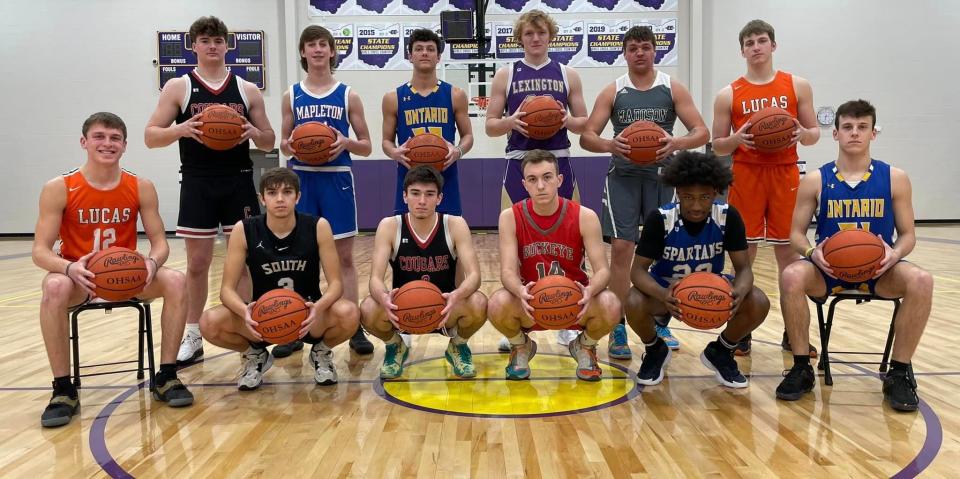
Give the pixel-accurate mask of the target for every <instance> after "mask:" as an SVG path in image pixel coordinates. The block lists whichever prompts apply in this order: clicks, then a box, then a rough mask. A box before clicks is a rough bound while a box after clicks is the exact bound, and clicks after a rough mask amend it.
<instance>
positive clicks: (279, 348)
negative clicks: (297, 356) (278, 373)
mask: <svg viewBox="0 0 960 479" xmlns="http://www.w3.org/2000/svg"><path fill="white" fill-rule="evenodd" d="M301 349H303V341H301V340H299V339H298V340H296V341H294V342H292V343H287V344H278V345H276V346H274V347H273V349H272V350H271V351H270V354H272V355H273V357H275V358H278V359H279V358H285V357H287V356H290V355H291V354H293V353H294V352H295V351H299V350H301Z"/></svg>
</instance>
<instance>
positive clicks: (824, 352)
mask: <svg viewBox="0 0 960 479" xmlns="http://www.w3.org/2000/svg"><path fill="white" fill-rule="evenodd" d="M846 300H854V301H856V302H857V304H861V303H869V302H870V301H890V302H891V303H893V316H892V317H891V318H890V331H889V332H888V333H887V344H886V346H885V347H884V348H883V352H882V353H877V352H866V351H833V352H834V353H837V354H856V355H868V354H880V355H882V356H883V358H882V359H881V360H880V362H879V363H878V362H876V361H833V362H835V363H839V364H879V365H880V372H881V373H884V372H886V371H887V364H888V362H889V360H890V349H891V348H892V347H893V334H894V325H895V321H896V319H897V311H898V310H899V309H900V298H881V297H879V296H876V295H873V294H870V293H864V292H861V291H856V290H844V291H841V292H839V293H836V294H834V295H833V299H831V300H830V309H829V312H828V313H827V318H826V320H824V318H823V305H824V304H825V303H826V302H823V303H821V302H819V301H814V302H816V303H817V321H818V322H819V323H820V362H819V363H818V364H817V369H820V370H822V371H823V382H824V383H826V384H827V385H828V386H832V385H833V376H832V375H831V374H830V362H831V361H830V354H831V351H830V348H829V345H830V331H831V330H832V329H833V313H834V309H835V308H836V307H837V303H839V302H840V301H846Z"/></svg>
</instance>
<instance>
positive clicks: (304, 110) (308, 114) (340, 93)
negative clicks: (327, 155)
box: [290, 82, 353, 167]
mask: <svg viewBox="0 0 960 479" xmlns="http://www.w3.org/2000/svg"><path fill="white" fill-rule="evenodd" d="M349 95H350V87H348V86H347V85H344V84H343V83H340V82H337V84H336V85H334V86H333V87H332V88H330V89H329V90H327V91H325V92H323V93H321V94H315V93H313V92H311V91H310V90H308V89H306V88H305V87H304V86H303V82H300V83H294V84H293V85H290V108H291V109H292V110H293V126H294V128H296V127H297V126H298V125H301V124H303V123H306V122H308V121H317V122H320V123H325V124H326V125H327V126H329V127H331V128H333V129H335V130H337V131H339V132H340V134H341V135H343V136H345V137H349V136H350V116H349V113H350V112H349V110H348V102H347V98H348V96H349ZM303 164H304V163H301V162H300V161H298V160H297V159H296V158H292V159H291V160H290V165H291V166H298V165H303ZM352 164H353V161H352V160H351V158H350V152H349V151H347V150H343V152H342V153H340V155H339V156H337V157H336V158H334V159H333V160H331V161H330V162H328V163H325V164H324V165H323V166H324V167H337V166H340V167H343V166H346V167H349V166H351V165H352Z"/></svg>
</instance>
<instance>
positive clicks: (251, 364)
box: [237, 347, 273, 391]
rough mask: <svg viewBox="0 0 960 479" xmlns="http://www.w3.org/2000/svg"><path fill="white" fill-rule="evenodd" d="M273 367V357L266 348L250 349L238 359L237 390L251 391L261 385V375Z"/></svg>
mask: <svg viewBox="0 0 960 479" xmlns="http://www.w3.org/2000/svg"><path fill="white" fill-rule="evenodd" d="M270 366H273V355H272V354H270V353H269V352H267V349H266V348H263V349H254V348H253V347H250V348H249V349H247V351H246V352H244V353H243V355H242V356H241V358H240V379H239V380H238V381H237V388H238V389H240V390H241V391H253V390H254V389H257V388H259V387H260V384H261V383H263V373H265V372H267V370H268V369H270Z"/></svg>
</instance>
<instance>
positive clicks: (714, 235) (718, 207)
mask: <svg viewBox="0 0 960 479" xmlns="http://www.w3.org/2000/svg"><path fill="white" fill-rule="evenodd" d="M728 208H729V205H727V204H726V203H722V202H719V201H716V202H714V203H713V207H712V208H711V211H710V216H709V217H708V218H707V224H706V225H704V227H703V230H701V231H700V233H699V234H697V235H696V236H693V235H691V234H690V233H689V232H688V231H687V229H686V228H684V227H683V217H681V216H680V204H679V203H669V204H666V205H664V206H661V207H660V208H659V211H660V216H661V217H662V218H663V230H664V233H665V236H664V248H663V255H662V256H661V257H660V258H658V259H657V260H656V261H654V262H653V265H651V266H650V274H651V275H652V276H653V278H654V279H655V280H657V283H659V284H660V286H663V287H666V286H667V285H668V284H669V283H670V282H669V279H679V278H683V277H684V276H687V275H689V274H690V273H693V272H696V271H707V272H712V273H717V274H719V273H721V272H722V271H723V265H724V256H723V253H724V250H723V235H724V232H725V231H726V228H727V210H728Z"/></svg>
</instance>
